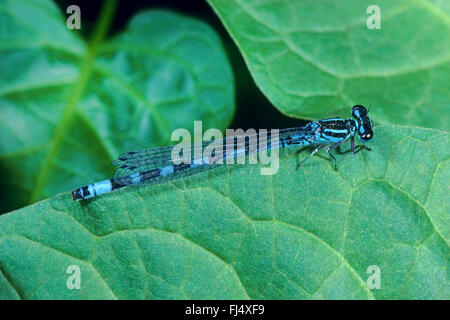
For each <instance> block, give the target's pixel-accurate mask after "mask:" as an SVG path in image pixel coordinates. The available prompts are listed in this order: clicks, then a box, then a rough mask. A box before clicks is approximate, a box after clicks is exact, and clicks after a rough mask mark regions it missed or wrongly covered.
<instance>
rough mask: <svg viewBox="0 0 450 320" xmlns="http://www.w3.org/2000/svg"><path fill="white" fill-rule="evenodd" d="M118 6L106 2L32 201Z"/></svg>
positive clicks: (42, 183) (53, 138) (41, 186)
mask: <svg viewBox="0 0 450 320" xmlns="http://www.w3.org/2000/svg"><path fill="white" fill-rule="evenodd" d="M116 7H117V1H115V0H111V1H107V2H105V4H104V6H103V8H102V10H101V14H100V18H99V22H98V24H97V25H96V27H95V29H94V33H93V37H92V40H91V42H90V45H89V46H88V48H87V52H86V54H85V55H84V57H83V60H82V61H81V72H80V76H79V77H78V80H77V81H76V82H75V84H74V90H73V92H72V94H71V95H70V96H69V98H68V100H67V102H66V104H65V106H64V110H63V114H62V116H61V120H60V121H58V125H57V126H56V129H55V131H54V134H53V136H52V139H51V140H50V141H51V142H50V148H49V151H48V152H47V155H46V157H45V159H44V161H43V163H42V165H41V166H40V168H39V169H38V172H39V173H38V175H37V177H36V180H35V181H36V182H35V186H34V188H33V191H32V193H31V196H30V201H29V202H30V203H33V202H36V201H37V200H38V199H39V197H40V195H41V194H42V190H43V188H44V186H45V183H46V181H47V179H48V176H49V175H50V173H49V171H50V167H51V164H52V160H53V158H54V157H55V154H56V153H57V151H58V149H59V147H60V145H61V141H62V139H63V136H64V133H65V130H66V128H68V125H67V124H68V123H69V121H70V119H71V118H72V116H73V112H74V110H75V109H76V107H77V105H78V102H79V100H80V99H81V97H82V95H83V93H84V90H85V88H86V85H87V82H88V80H89V77H90V75H91V73H92V70H93V64H94V61H95V57H96V56H97V52H98V48H99V46H100V45H101V43H102V42H103V39H104V37H105V35H106V33H107V31H108V29H109V25H110V23H111V21H112V19H113V16H114V12H115V9H116Z"/></svg>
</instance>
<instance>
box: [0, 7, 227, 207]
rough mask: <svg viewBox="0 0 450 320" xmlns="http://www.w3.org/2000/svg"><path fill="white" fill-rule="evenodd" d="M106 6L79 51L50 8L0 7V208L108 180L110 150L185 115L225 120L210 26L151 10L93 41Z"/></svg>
mask: <svg viewBox="0 0 450 320" xmlns="http://www.w3.org/2000/svg"><path fill="white" fill-rule="evenodd" d="M107 3H108V5H107V6H106V8H105V10H103V15H102V16H101V17H100V23H99V26H98V28H97V29H96V30H95V32H94V36H93V41H92V42H91V43H90V45H89V46H87V45H86V44H85V43H84V42H83V41H82V40H80V39H79V38H78V37H77V35H76V34H77V31H76V30H75V31H70V30H69V29H68V28H67V27H66V25H65V21H64V17H63V16H62V14H61V12H60V11H59V9H57V8H56V6H55V5H54V4H53V3H51V2H48V1H25V2H24V1H4V0H1V1H0V70H1V72H0V168H1V172H2V179H0V181H1V182H0V183H1V189H2V193H4V192H5V190H6V191H7V192H8V193H7V195H8V196H7V197H4V200H3V201H2V204H1V206H0V212H1V211H5V210H8V211H9V210H12V209H13V208H17V207H19V206H23V205H26V204H29V203H31V202H34V201H36V200H38V199H42V198H44V197H48V196H50V195H53V194H55V193H57V192H61V191H67V190H70V189H73V188H76V187H79V186H80V185H83V184H86V183H88V182H92V181H94V180H97V179H104V178H106V177H109V176H110V175H111V174H112V173H113V171H112V167H111V166H110V165H109V163H110V162H111V161H112V160H113V159H115V158H116V157H117V156H118V154H120V153H122V152H125V151H129V150H131V149H139V148H144V147H149V146H152V145H162V144H168V143H169V142H170V134H171V132H172V131H173V130H174V129H176V128H187V129H190V128H191V127H192V125H193V121H194V120H202V121H203V126H204V128H207V127H215V128H221V129H223V128H226V127H227V125H228V123H229V122H230V120H231V116H232V114H233V110H234V84H233V78H232V73H231V68H230V65H229V63H228V60H227V58H226V55H225V53H224V50H223V48H222V45H221V43H220V40H219V38H218V37H217V35H216V34H215V32H213V30H212V29H211V28H210V27H208V26H207V25H205V24H204V23H202V22H199V21H197V20H195V19H192V18H187V17H184V16H181V15H178V14H175V13H172V12H168V11H161V10H153V11H146V12H142V13H139V14H137V15H136V16H135V17H134V18H133V19H132V21H131V22H130V24H129V26H128V27H127V29H126V30H125V31H124V32H123V33H122V34H120V35H119V36H117V37H115V38H114V39H112V40H111V41H107V42H104V41H103V40H102V39H103V34H104V33H105V32H106V31H105V30H106V29H107V25H108V23H109V21H110V20H111V19H112V12H113V11H114V10H113V9H114V8H113V6H111V5H110V4H111V3H112V2H107ZM82 10H83V8H82ZM36 21H38V23H37V22H36ZM82 27H83V24H82Z"/></svg>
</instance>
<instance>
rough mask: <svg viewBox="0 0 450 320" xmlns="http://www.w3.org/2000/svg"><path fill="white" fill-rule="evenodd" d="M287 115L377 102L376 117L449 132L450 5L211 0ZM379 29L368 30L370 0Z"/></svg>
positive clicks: (425, 0)
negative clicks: (378, 16) (377, 12)
mask: <svg viewBox="0 0 450 320" xmlns="http://www.w3.org/2000/svg"><path fill="white" fill-rule="evenodd" d="M208 1H209V3H210V4H211V5H212V7H213V8H214V10H215V11H216V12H217V14H218V15H219V17H220V18H221V19H222V22H223V23H224V25H225V27H226V28H227V29H228V31H229V32H230V34H231V36H232V37H233V38H234V40H235V42H236V43H237V45H238V47H239V49H240V51H241V53H242V54H243V56H244V58H245V60H246V62H247V65H248V67H249V69H250V71H251V73H252V75H253V77H254V79H255V81H256V83H257V84H258V86H259V87H260V88H261V90H262V91H263V92H264V94H265V95H266V96H267V97H268V98H269V99H270V100H271V101H272V102H273V104H275V106H276V107H277V108H278V109H279V110H280V111H281V112H283V113H285V114H287V115H289V116H293V117H300V118H315V119H320V118H324V117H326V116H336V115H346V114H347V110H348V108H349V106H352V105H354V104H363V105H367V106H369V107H370V110H371V114H372V115H373V117H374V119H376V121H377V123H393V124H411V125H418V126H425V127H431V128H438V129H444V130H448V129H449V128H450V126H449V121H448V118H449V116H450V89H449V83H450V6H448V2H447V1H432V0H414V1H412V0H379V1H375V2H374V1H372V0H338V1H337V0H321V1H317V0H289V1H281V0H280V1H273V0H208ZM373 4H376V5H378V6H379V8H380V10H381V29H379V30H377V29H372V30H370V29H368V28H367V26H366V20H367V18H368V17H369V16H370V15H369V14H367V13H366V11H367V8H368V7H369V6H370V5H373Z"/></svg>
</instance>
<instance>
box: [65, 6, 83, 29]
mask: <svg viewBox="0 0 450 320" xmlns="http://www.w3.org/2000/svg"><path fill="white" fill-rule="evenodd" d="M66 13H67V14H70V16H69V17H68V18H67V20H66V26H67V28H68V29H69V30H74V29H76V30H80V29H81V9H80V7H79V6H77V5H74V4H73V5H70V6H68V7H67V9H66Z"/></svg>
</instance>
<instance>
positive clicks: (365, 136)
mask: <svg viewBox="0 0 450 320" xmlns="http://www.w3.org/2000/svg"><path fill="white" fill-rule="evenodd" d="M352 116H353V118H355V120H356V122H357V123H358V136H359V139H360V140H361V141H363V142H368V141H370V140H371V139H372V137H373V130H372V128H373V123H372V120H370V118H369V116H368V112H367V109H366V108H364V107H363V106H361V105H356V106H353V108H352Z"/></svg>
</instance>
